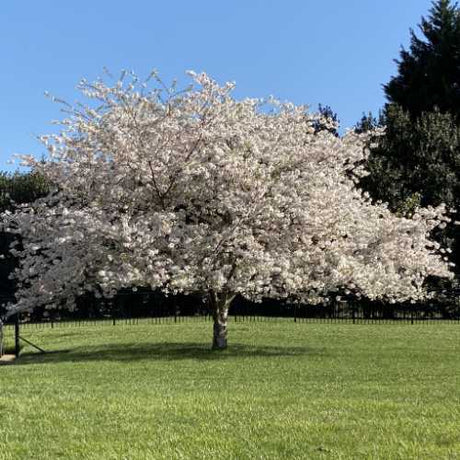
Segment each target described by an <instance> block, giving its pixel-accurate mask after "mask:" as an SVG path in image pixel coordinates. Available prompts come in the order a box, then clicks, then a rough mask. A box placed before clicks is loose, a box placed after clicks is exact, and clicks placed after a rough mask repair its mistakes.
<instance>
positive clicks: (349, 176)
mask: <svg viewBox="0 0 460 460" xmlns="http://www.w3.org/2000/svg"><path fill="white" fill-rule="evenodd" d="M190 75H191V78H192V79H193V84H192V85H191V86H190V87H188V88H186V89H185V90H182V91H179V90H177V89H176V88H175V87H174V86H173V87H172V88H168V87H164V86H163V84H162V83H161V82H160V81H159V80H158V79H157V77H156V75H153V78H152V79H150V80H149V81H148V82H139V81H138V79H137V78H136V77H135V76H133V75H128V76H126V75H123V76H122V78H120V80H118V81H116V82H115V83H114V84H113V85H111V86H110V85H108V84H106V83H104V82H103V81H102V80H98V81H96V82H95V83H88V82H86V81H84V82H82V84H81V85H80V88H81V90H82V91H83V93H84V95H85V96H86V97H87V98H89V102H88V104H87V105H81V104H80V105H78V106H77V107H75V108H67V111H68V112H69V116H68V118H66V119H65V120H64V121H63V122H62V129H61V131H60V132H59V133H58V134H54V135H50V136H44V137H43V142H44V143H45V145H46V146H47V148H48V151H49V157H48V159H47V160H46V161H37V160H36V159H34V158H33V157H24V159H23V161H24V164H26V165H27V166H30V167H32V168H33V169H34V170H36V171H38V172H39V173H41V174H43V175H44V176H45V177H46V178H47V179H48V180H49V181H51V182H52V183H53V184H54V185H55V190H54V191H53V192H52V193H51V194H50V195H49V196H47V197H46V198H43V199H39V200H37V201H36V202H34V203H31V204H29V205H27V206H23V207H21V208H19V209H18V210H16V211H15V212H14V213H10V214H7V215H4V216H3V221H4V225H5V226H6V227H8V228H9V230H10V231H12V232H15V233H17V234H18V235H20V237H21V242H22V245H21V247H16V248H14V249H12V251H13V252H14V254H15V255H16V256H18V258H19V259H20V266H19V268H18V270H17V271H16V277H17V280H18V283H19V289H18V293H17V302H16V304H15V305H12V306H10V308H11V312H14V311H19V310H24V309H30V308H33V307H35V306H38V305H54V306H64V305H66V306H68V307H69V308H71V307H72V305H73V301H74V299H75V297H76V296H78V295H80V294H82V293H83V292H86V291H92V292H94V293H95V294H96V295H97V296H99V295H101V296H106V297H110V296H113V295H114V294H115V293H116V292H117V290H118V289H120V288H122V287H128V286H150V287H151V288H152V289H157V288H158V289H162V290H164V291H166V292H172V293H176V292H184V293H191V292H194V293H196V292H202V293H206V292H214V293H230V294H232V295H235V294H241V295H243V296H245V297H247V298H251V299H255V300H259V299H261V298H263V297H276V298H292V299H296V300H300V301H309V302H315V301H320V300H321V299H323V298H324V296H326V295H327V294H328V293H331V292H334V291H337V292H341V291H345V292H352V293H355V294H356V295H358V296H359V295H365V296H367V297H369V298H371V299H376V298H386V299H388V300H390V301H402V300H407V299H420V298H423V297H424V296H425V295H426V293H425V292H424V289H423V282H424V280H425V278H426V277H427V276H430V275H434V276H441V277H450V276H451V272H450V271H449V267H448V263H447V262H446V261H445V260H443V257H442V255H441V254H440V247H439V245H438V244H437V243H434V242H432V241H430V239H429V236H430V232H431V231H432V230H433V229H434V228H435V227H436V226H438V225H442V224H443V223H444V222H445V221H447V220H448V219H447V217H446V216H445V209H444V208H443V207H442V206H441V207H438V208H429V209H418V210H417V211H416V212H415V213H414V215H413V216H412V217H411V218H403V217H397V216H396V215H394V214H392V213H391V212H390V211H389V209H388V208H387V206H386V205H385V204H382V203H377V204H376V203H372V202H371V200H370V198H369V196H366V194H363V193H362V192H361V191H360V190H359V189H358V188H357V187H356V183H357V181H358V179H359V177H360V176H362V175H363V174H365V173H364V171H363V169H362V167H361V166H359V165H360V164H362V162H363V160H364V159H365V158H366V156H367V153H368V152H367V150H366V143H367V140H368V137H367V135H363V134H356V133H354V132H352V131H350V132H347V133H346V134H345V135H344V136H342V137H336V136H334V135H333V134H331V132H330V130H318V129H316V128H315V127H317V126H318V123H321V124H323V125H328V124H330V122H331V121H330V120H326V119H322V118H321V116H320V115H318V114H310V113H309V112H308V110H307V108H306V107H304V106H296V105H294V104H291V103H281V102H279V101H277V100H274V99H268V100H259V99H244V100H237V99H235V98H234V97H233V96H232V91H233V89H234V84H232V83H227V84H225V85H219V84H218V83H216V82H215V81H213V80H212V79H211V78H210V77H209V76H208V75H206V74H204V73H203V74H195V73H190ZM152 82H153V83H152Z"/></svg>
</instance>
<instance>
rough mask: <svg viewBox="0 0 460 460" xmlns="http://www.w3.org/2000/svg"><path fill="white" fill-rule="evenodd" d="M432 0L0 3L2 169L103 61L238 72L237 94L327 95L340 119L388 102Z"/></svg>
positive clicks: (180, 71) (232, 76)
mask: <svg viewBox="0 0 460 460" xmlns="http://www.w3.org/2000/svg"><path fill="white" fill-rule="evenodd" d="M430 6H431V1H430V0H329V1H317V0H283V1H281V0H278V1H271V0H265V1H262V0H233V1H227V2H223V1H219V0H195V1H190V0H189V1H186V0H180V1H169V2H167V1H164V0H162V1H156V0H130V1H123V2H122V1H117V0H97V1H96V0H91V1H89V0H79V1H72V0H68V1H67V0H54V1H53V0H39V1H35V0H14V1H2V2H1V5H0V56H1V63H2V65H3V71H2V72H1V73H0V95H1V99H0V100H1V102H0V134H1V136H0V170H12V169H14V168H16V166H14V165H8V164H7V160H8V159H9V158H10V157H11V155H12V154H13V153H32V154H35V155H37V156H40V155H41V154H42V153H43V149H42V147H41V145H40V144H39V143H38V141H37V140H36V136H37V135H39V134H45V133H49V132H52V131H53V129H54V127H53V125H51V123H50V122H51V121H52V120H54V119H59V118H61V114H60V112H59V107H58V106H57V105H56V104H53V103H52V102H51V101H50V100H49V99H47V98H45V97H44V95H43V94H44V92H45V91H49V92H50V93H51V94H53V95H55V96H57V97H60V98H63V99H65V100H67V101H69V102H74V101H76V100H78V99H79V95H78V93H77V92H76V91H75V85H76V84H77V83H78V81H79V80H80V79H81V78H82V77H86V78H88V79H94V78H96V77H97V76H99V75H101V74H102V71H103V67H107V68H108V69H109V70H110V71H112V72H113V73H118V72H119V71H120V70H121V69H130V70H134V71H136V73H138V74H139V75H141V76H144V75H145V76H146V75H147V74H148V73H149V71H150V69H152V68H156V69H158V70H159V72H160V74H161V76H162V77H163V78H164V79H165V80H166V81H169V80H170V79H172V78H175V77H178V78H179V80H180V81H186V80H185V78H184V71H185V70H188V69H192V70H196V71H202V70H204V71H206V72H208V73H209V74H210V75H212V76H213V77H214V78H216V79H217V80H219V81H222V82H223V81H227V80H232V81H236V83H237V90H236V93H235V94H236V96H237V97H239V98H240V97H241V98H243V97H246V96H249V97H264V96H268V95H274V96H276V97H278V98H280V99H283V100H291V101H293V102H295V103H297V104H309V105H310V106H311V107H312V108H314V109H316V108H317V105H318V103H322V104H323V105H330V106H331V107H332V108H333V109H334V110H335V111H336V112H337V113H338V115H339V118H340V120H341V123H342V127H344V128H346V127H350V126H352V125H354V124H355V122H356V121H357V120H359V118H360V117H361V115H362V113H363V112H367V111H369V110H371V111H373V112H377V111H378V109H379V108H380V107H382V105H383V104H384V102H385V98H384V94H383V91H382V84H383V83H386V82H387V81H388V80H389V78H390V76H391V75H394V74H395V71H396V66H395V64H394V62H393V59H394V58H397V57H398V55H399V50H400V47H401V45H405V46H407V44H408V41H409V28H410V27H413V28H415V27H416V25H417V24H418V23H419V22H420V18H421V16H422V15H427V13H428V10H429V8H430Z"/></svg>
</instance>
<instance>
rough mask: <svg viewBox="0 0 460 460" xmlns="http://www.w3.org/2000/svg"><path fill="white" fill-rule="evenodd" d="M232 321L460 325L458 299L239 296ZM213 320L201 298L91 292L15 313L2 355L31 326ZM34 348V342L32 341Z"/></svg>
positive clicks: (15, 345)
mask: <svg viewBox="0 0 460 460" xmlns="http://www.w3.org/2000/svg"><path fill="white" fill-rule="evenodd" d="M229 316H230V321H235V322H256V321H280V320H284V321H292V322H299V323H300V322H323V323H333V322H349V323H353V324H384V323H395V322H401V323H408V324H430V323H437V322H441V321H442V322H450V323H457V324H460V307H459V304H458V303H453V302H451V303H449V304H444V303H438V304H420V305H419V304H395V305H391V304H386V303H379V302H365V301H360V302H333V303H331V304H328V305H299V304H290V303H283V302H280V301H276V300H269V299H267V300H265V301H264V302H261V303H254V302H249V301H247V300H245V299H243V298H236V299H235V300H234V302H233V304H232V306H231V308H230V312H229ZM203 320H205V321H206V320H207V321H211V320H212V315H211V312H210V311H209V308H208V305H207V304H206V303H205V302H203V300H202V298H201V297H200V296H185V295H178V296H170V297H166V296H164V295H163V294H161V293H159V292H152V291H147V290H145V291H142V290H141V291H139V292H136V293H133V292H131V291H126V292H120V293H119V295H117V297H116V298H114V299H113V300H112V301H105V302H101V301H100V300H96V299H94V298H91V297H89V296H86V297H82V298H81V299H79V301H78V308H77V309H76V310H75V311H73V312H69V311H66V310H58V309H57V310H45V309H37V310H35V311H33V312H31V313H23V314H21V315H20V316H19V318H18V317H12V318H10V319H9V321H8V322H6V323H5V326H4V327H3V328H0V329H2V331H0V334H1V333H3V340H1V343H2V345H1V346H0V356H1V354H2V353H14V354H16V355H18V354H19V350H20V346H21V345H22V344H24V343H25V342H27V343H28V341H27V339H26V338H25V337H23V334H22V332H20V331H23V332H24V333H25V334H26V331H27V330H28V329H31V328H34V329H36V328H64V327H82V326H90V325H95V326H96V325H97V326H117V325H137V324H173V323H183V322H194V321H203ZM30 345H32V346H34V345H33V344H30Z"/></svg>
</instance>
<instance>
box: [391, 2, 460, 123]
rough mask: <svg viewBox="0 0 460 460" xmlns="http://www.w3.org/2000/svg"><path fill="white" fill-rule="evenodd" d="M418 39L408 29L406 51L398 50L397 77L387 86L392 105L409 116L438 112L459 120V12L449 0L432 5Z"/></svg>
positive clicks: (422, 23)
mask: <svg viewBox="0 0 460 460" xmlns="http://www.w3.org/2000/svg"><path fill="white" fill-rule="evenodd" d="M419 29H420V31H421V33H422V37H421V38H419V37H418V36H417V35H416V33H415V32H414V31H413V30H411V42H410V47H409V50H405V49H404V48H403V49H402V50H401V53H400V59H399V60H396V63H397V64H398V74H397V75H396V76H395V77H393V78H392V79H391V80H390V82H389V83H388V84H387V85H384V89H385V94H386V96H387V98H388V100H389V102H390V103H391V104H399V105H400V106H401V107H402V108H403V109H404V110H407V111H408V112H409V113H410V115H411V116H413V117H418V116H419V115H420V114H421V113H422V112H427V111H432V110H434V109H436V108H437V109H438V110H439V111H441V112H450V113H452V114H454V115H455V116H456V118H457V119H459V117H460V10H459V8H458V6H457V4H451V2H450V0H438V1H437V2H435V3H433V6H432V8H431V10H430V14H429V16H428V18H427V19H425V18H422V21H421V24H420V25H419Z"/></svg>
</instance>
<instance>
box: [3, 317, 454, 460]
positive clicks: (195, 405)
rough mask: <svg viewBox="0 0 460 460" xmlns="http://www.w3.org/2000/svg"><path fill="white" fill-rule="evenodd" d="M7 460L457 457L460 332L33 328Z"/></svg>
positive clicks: (10, 417) (11, 399)
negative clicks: (215, 345)
mask: <svg viewBox="0 0 460 460" xmlns="http://www.w3.org/2000/svg"><path fill="white" fill-rule="evenodd" d="M23 334H24V336H25V337H26V338H28V339H30V340H32V341H34V342H36V343H37V345H39V346H41V347H44V348H46V349H47V350H49V351H52V352H53V353H50V354H48V355H38V354H35V353H34V352H32V349H31V348H30V347H25V348H24V350H23V356H22V357H21V358H20V360H19V361H18V362H17V363H16V364H14V365H10V366H2V367H0V459H2V460H3V459H18V458H19V459H22V458H24V459H49V458H65V459H67V458H72V459H74V458H76V459H90V458H100V459H124V458H127V459H149V458H152V459H157V458H158V459H162V458H164V459H172V458H184V459H189V458H196V459H206V458H209V459H211V458H212V459H226V458H229V459H230V458H232V459H245V458H267V459H272V458H315V459H316V458H350V459H351V458H353V459H354V458H369V459H374V458H385V459H387V458H388V459H394V458H400V459H409V458H417V459H419V458H433V459H442V458H452V459H454V458H460V435H459V426H460V413H459V407H460V405H459V403H460V395H459V392H460V353H459V351H460V327H459V325H456V324H436V325H410V324H395V325H391V324H382V325H362V324H360V325H353V324H341V323H336V324H299V323H297V324H295V323H293V322H292V321H277V322H260V323H259V322H257V323H249V322H248V323H232V324H231V327H230V348H229V349H228V350H226V351H224V352H212V351H210V349H209V348H210V343H211V337H210V334H211V324H210V323H209V322H205V321H202V322H200V321H198V322H190V323H179V324H174V323H172V324H159V325H152V324H139V325H132V326H128V325H117V326H115V327H113V326H110V324H108V323H107V324H105V325H100V326H97V325H94V326H85V327H68V328H61V327H60V328H55V329H51V328H47V329H34V328H29V329H25V330H24V331H23Z"/></svg>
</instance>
